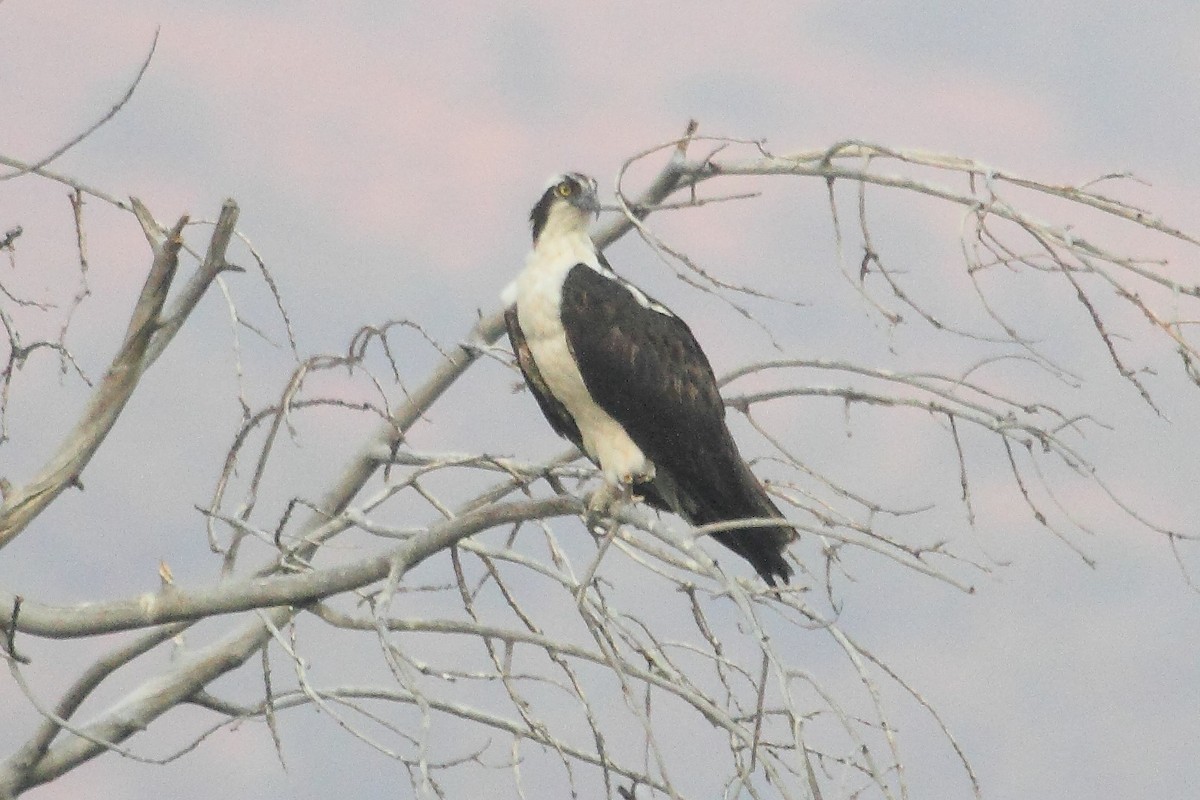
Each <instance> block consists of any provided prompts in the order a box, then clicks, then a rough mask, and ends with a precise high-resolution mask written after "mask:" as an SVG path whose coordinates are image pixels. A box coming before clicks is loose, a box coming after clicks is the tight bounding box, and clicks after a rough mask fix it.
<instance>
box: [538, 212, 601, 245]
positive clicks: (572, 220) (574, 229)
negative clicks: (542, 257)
mask: <svg viewBox="0 0 1200 800" xmlns="http://www.w3.org/2000/svg"><path fill="white" fill-rule="evenodd" d="M587 224H588V219H587V215H585V214H584V213H583V212H581V211H580V210H579V209H577V208H575V207H573V206H568V205H559V206H556V207H555V208H552V209H551V210H550V214H549V215H548V216H547V217H546V224H545V225H543V226H542V228H541V230H539V231H538V235H537V239H536V240H535V241H534V243H533V249H534V250H535V251H545V250H548V249H555V250H557V249H560V248H563V247H569V248H571V249H577V248H580V247H584V248H586V249H588V250H590V251H591V252H592V253H594V252H595V250H596V248H595V245H593V244H592V239H591V237H590V236H589V235H588V229H587Z"/></svg>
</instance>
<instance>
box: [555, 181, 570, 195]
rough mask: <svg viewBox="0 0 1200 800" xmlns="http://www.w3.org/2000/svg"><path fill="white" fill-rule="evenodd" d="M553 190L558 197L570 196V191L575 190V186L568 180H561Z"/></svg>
mask: <svg viewBox="0 0 1200 800" xmlns="http://www.w3.org/2000/svg"><path fill="white" fill-rule="evenodd" d="M554 191H555V192H557V193H558V196H559V197H570V196H571V193H572V192H574V191H575V187H574V186H572V185H571V183H570V182H569V181H563V182H562V183H560V184H559V185H558V186H555V187H554Z"/></svg>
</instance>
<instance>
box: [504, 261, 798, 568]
mask: <svg viewBox="0 0 1200 800" xmlns="http://www.w3.org/2000/svg"><path fill="white" fill-rule="evenodd" d="M562 315H563V319H564V328H565V329H566V331H567V341H568V344H569V345H570V347H571V352H572V354H573V355H574V357H575V360H576V362H577V363H578V364H579V367H580V372H581V373H582V375H583V378H584V382H585V384H586V385H587V389H588V392H589V393H590V394H591V396H592V397H593V399H595V401H596V403H597V404H598V405H599V406H600V407H601V408H603V409H604V410H605V411H606V412H607V413H608V414H609V415H610V416H611V417H612V418H613V419H615V420H616V421H617V422H619V423H621V425H622V426H624V428H625V430H626V432H628V433H629V436H630V438H632V439H633V441H634V442H635V443H636V444H637V446H638V447H639V448H641V450H642V452H643V453H645V455H646V456H647V457H648V458H649V459H650V460H651V461H652V462H653V463H654V465H655V469H656V472H657V477H656V484H657V488H658V493H659V495H661V500H660V502H663V501H665V503H664V505H665V504H669V505H670V506H671V507H672V508H671V510H673V511H675V512H676V513H678V514H680V516H682V517H683V518H684V519H686V520H688V522H690V523H691V524H693V525H704V524H708V523H712V522H726V521H732V520H738V519H747V518H752V517H778V518H781V519H782V518H783V514H782V513H781V512H780V511H779V509H778V508H777V507H776V506H775V504H774V503H773V502H772V501H771V499H770V497H768V496H767V493H766V491H765V490H764V489H763V487H762V484H760V483H759V481H758V479H757V478H756V477H755V476H754V474H753V473H752V472H751V471H750V468H749V466H747V464H746V462H745V461H744V460H743V459H742V457H741V454H740V453H739V452H738V448H737V444H736V442H734V440H733V436H732V435H731V434H730V433H729V429H728V427H727V426H726V425H725V404H724V401H723V400H722V399H721V394H720V392H719V390H718V388H717V381H716V377H715V376H714V374H713V371H712V367H711V366H710V365H709V363H708V358H707V357H706V356H705V355H704V351H703V350H701V349H700V345H699V343H698V342H697V341H696V338H695V336H693V335H692V332H691V329H690V328H688V326H687V324H686V323H685V322H683V320H681V319H679V318H678V317H676V316H675V315H674V314H671V313H670V312H668V311H667V310H666V309H665V308H664V307H663V306H661V305H659V304H658V303H656V302H655V301H653V300H651V299H650V298H648V297H646V296H645V295H644V294H642V293H641V292H640V290H637V289H634V288H632V287H629V286H627V285H626V284H623V283H621V282H618V281H616V280H613V279H611V278H609V277H607V276H604V275H601V274H600V273H599V272H597V271H596V270H594V269H590V268H588V267H587V266H585V265H583V264H579V265H577V266H576V267H574V268H573V269H572V270H571V271H570V273H568V275H567V278H566V281H565V282H564V283H563V298H562ZM568 319H569V323H568ZM527 374H528V373H527ZM539 402H541V401H540V400H539ZM544 409H545V406H543V410H544ZM551 424H554V421H553V420H551ZM564 435H566V434H564ZM576 435H578V431H576ZM660 507H661V506H660ZM714 536H715V538H716V539H717V541H718V542H720V543H721V544H722V545H724V546H726V547H728V548H729V549H731V550H733V551H734V552H735V553H737V554H738V555H740V556H742V557H743V558H745V559H746V560H748V561H749V562H750V563H751V564H753V565H754V568H755V569H756V570H757V571H758V573H759V574H760V575H762V577H763V578H764V579H765V580H766V581H767V582H768V583H770V584H772V585H774V584H775V578H776V577H778V578H782V579H783V580H784V581H786V580H787V579H788V577H789V576H790V575H791V574H792V568H791V566H790V565H789V564H788V563H787V562H786V561H785V560H784V558H783V555H782V551H783V549H784V547H785V546H786V545H787V543H788V542H789V541H790V540H791V539H792V534H791V531H790V530H789V529H787V528H784V527H771V526H763V527H755V528H744V529H740V530H734V531H725V532H721V533H717V534H715V535H714Z"/></svg>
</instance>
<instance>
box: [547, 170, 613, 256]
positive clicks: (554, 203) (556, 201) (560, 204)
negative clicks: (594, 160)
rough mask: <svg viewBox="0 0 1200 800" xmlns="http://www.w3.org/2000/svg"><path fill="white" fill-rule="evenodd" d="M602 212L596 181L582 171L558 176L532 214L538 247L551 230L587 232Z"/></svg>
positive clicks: (552, 179) (551, 181)
mask: <svg viewBox="0 0 1200 800" xmlns="http://www.w3.org/2000/svg"><path fill="white" fill-rule="evenodd" d="M599 213H600V201H599V199H598V198H597V196H596V179H595V178H593V177H590V176H588V175H583V174H582V173H579V172H567V173H565V174H563V175H555V176H554V177H553V178H551V179H550V181H549V182H548V183H547V184H546V190H545V191H544V192H542V197H541V199H539V200H538V201H537V204H536V205H535V206H534V207H533V210H532V211H530V212H529V225H530V227H531V228H532V231H533V243H534V244H535V245H536V244H537V242H538V239H539V238H540V237H541V235H542V233H543V232H545V231H546V230H547V229H549V230H552V231H557V232H564V231H575V230H587V225H588V223H589V222H590V221H591V220H592V218H593V217H595V216H596V215H597V214H599Z"/></svg>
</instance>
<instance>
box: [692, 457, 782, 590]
mask: <svg viewBox="0 0 1200 800" xmlns="http://www.w3.org/2000/svg"><path fill="white" fill-rule="evenodd" d="M736 463H737V465H738V468H737V469H736V470H735V474H733V475H727V476H725V479H724V480H723V481H722V482H721V485H719V486H710V487H707V491H703V492H698V491H693V492H691V493H690V494H689V496H687V497H681V496H678V495H679V492H678V491H677V490H676V489H675V487H672V489H673V490H674V491H672V492H671V493H672V494H675V495H676V497H677V499H678V508H677V511H678V513H679V514H680V515H681V516H682V517H683V518H684V519H686V520H687V521H688V522H689V523H691V524H692V525H696V526H699V525H708V524H711V523H715V522H733V521H736V520H742V519H755V518H767V517H774V518H776V519H780V520H782V519H784V516H783V512H782V511H780V510H779V507H778V506H776V505H775V503H774V501H772V500H771V498H770V496H769V495H767V491H766V489H764V488H763V486H762V484H761V483H759V481H758V478H757V477H755V475H754V473H753V472H752V471H751V470H750V467H749V466H748V465H747V464H746V462H745V461H743V460H741V459H740V458H738V459H736ZM712 536H713V538H714V539H716V540H717V542H719V543H720V544H722V545H724V546H725V547H728V548H729V549H730V550H732V551H733V552H735V553H737V554H738V555H739V556H741V557H742V558H744V559H746V560H747V561H749V562H750V564H751V565H752V566H753V567H754V569H755V570H756V571H757V572H758V574H759V575H761V576H762V578H763V580H765V581H766V582H767V583H768V584H770V585H771V586H775V585H777V584H776V579H777V578H778V579H781V580H782V581H783V582H784V583H787V582H788V579H789V578H791V576H792V566H791V564H789V563H788V562H787V561H786V560H785V559H784V557H783V552H784V550H785V549H786V548H787V546H788V543H789V542H791V541H792V540H793V539H795V538H796V537H795V533H794V532H793V531H792V529H791V528H789V527H787V526H786V525H762V526H755V527H752V528H736V529H734V530H728V531H719V532H717V533H714V534H713V535H712Z"/></svg>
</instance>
